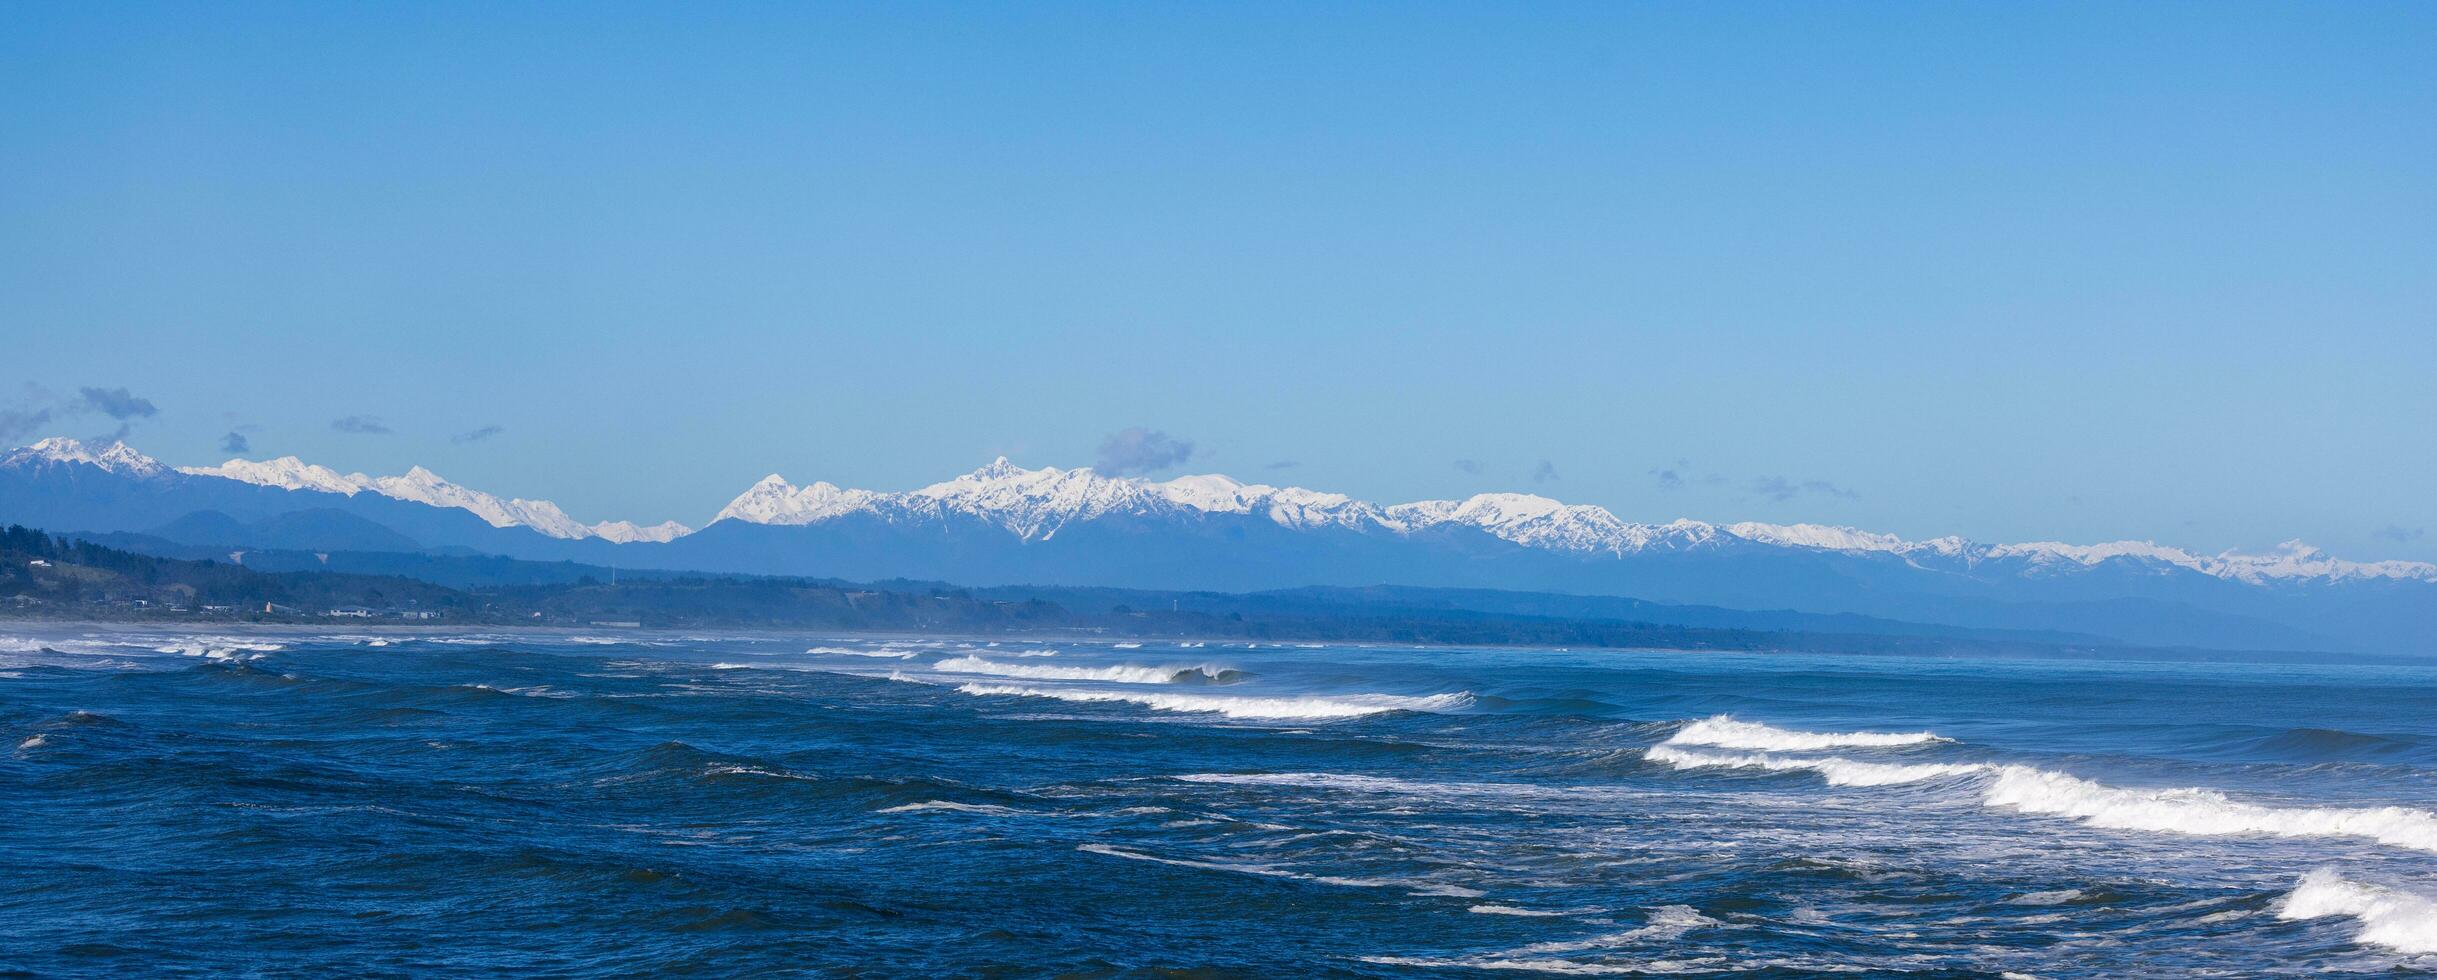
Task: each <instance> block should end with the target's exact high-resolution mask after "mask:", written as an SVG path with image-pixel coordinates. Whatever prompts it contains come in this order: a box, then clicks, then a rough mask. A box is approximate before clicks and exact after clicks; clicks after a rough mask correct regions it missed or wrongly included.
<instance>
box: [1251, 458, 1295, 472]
mask: <svg viewBox="0 0 2437 980" xmlns="http://www.w3.org/2000/svg"><path fill="white" fill-rule="evenodd" d="M1301 465H1303V461H1302V460H1299V459H1281V460H1279V461H1277V462H1274V463H1271V464H1269V465H1267V466H1263V467H1261V468H1262V469H1265V470H1291V469H1294V468H1295V467H1298V466H1301Z"/></svg>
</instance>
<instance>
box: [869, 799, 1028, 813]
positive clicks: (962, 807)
mask: <svg viewBox="0 0 2437 980" xmlns="http://www.w3.org/2000/svg"><path fill="white" fill-rule="evenodd" d="M923 810H953V811H955V812H957V813H987V814H991V815H993V816H1013V815H1015V814H1020V813H1022V812H1024V811H1022V810H1016V809H1011V808H1008V807H1003V806H992V805H990V804H988V803H958V802H955V801H953V800H924V801H923V802H920V803H905V804H900V805H898V806H892V807H888V808H886V809H881V810H874V811H872V812H874V813H917V812H920V811H923Z"/></svg>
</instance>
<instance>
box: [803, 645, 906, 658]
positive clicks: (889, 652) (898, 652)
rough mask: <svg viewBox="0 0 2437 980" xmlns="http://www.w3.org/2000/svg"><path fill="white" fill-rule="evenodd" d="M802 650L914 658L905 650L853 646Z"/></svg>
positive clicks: (847, 655)
mask: <svg viewBox="0 0 2437 980" xmlns="http://www.w3.org/2000/svg"><path fill="white" fill-rule="evenodd" d="M804 652H805V653H817V654H821V655H823V656H829V657H876V658H879V659H882V660H912V659H914V655H913V654H912V653H911V652H908V651H905V650H857V649H855V648H853V647H813V648H812V649H809V650H806V651H804Z"/></svg>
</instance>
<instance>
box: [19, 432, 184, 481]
mask: <svg viewBox="0 0 2437 980" xmlns="http://www.w3.org/2000/svg"><path fill="white" fill-rule="evenodd" d="M66 464H83V465H85V466H91V467H95V468H98V469H100V470H102V471H103V472H106V473H116V474H119V475H121V476H137V477H143V476H152V475H155V474H158V473H160V472H162V471H163V470H164V469H165V467H163V466H162V465H161V461H160V460H157V459H154V458H152V457H150V456H146V455H144V454H143V453H139V452H136V451H135V450H133V449H131V448H128V446H127V444H126V443H123V442H113V443H111V444H110V446H109V448H106V449H102V450H100V451H95V450H92V449H89V448H86V446H85V444H84V443H82V442H78V441H76V440H74V439H62V438H58V437H56V436H54V437H52V438H49V439H44V440H42V441H41V442H37V443H35V444H33V445H31V446H25V447H22V448H18V449H12V450H9V452H8V454H7V455H5V456H0V466H5V467H9V468H11V469H29V468H36V467H51V466H60V465H66Z"/></svg>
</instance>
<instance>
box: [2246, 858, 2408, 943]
mask: <svg viewBox="0 0 2437 980" xmlns="http://www.w3.org/2000/svg"><path fill="white" fill-rule="evenodd" d="M2330 915H2342V916H2350V917H2352V918H2354V919H2358V920H2360V922H2361V932H2360V935H2359V939H2360V941H2362V942H2365V943H2372V944H2375V945H2379V946H2384V947H2386V948H2388V949H2392V950H2397V951H2399V952H2404V953H2437V899H2431V898H2429V897H2427V896H2422V895H2415V894H2413V893H2411V892H2406V891H2401V890H2398V889H2394V888H2387V887H2384V886H2381V885H2372V884H2365V883H2362V882H2357V881H2352V880H2350V879H2347V878H2345V877H2344V876H2342V875H2340V874H2337V873H2336V872H2334V871H2331V870H2328V869H2325V868H2321V869H2319V870H2317V871H2313V872H2310V873H2309V874H2306V875H2303V876H2302V880H2301V883H2300V884H2298V885H2295V886H2294V888H2293V891H2292V892H2291V893H2290V894H2288V895H2286V896H2285V901H2284V905H2283V906H2282V907H2280V908H2278V909H2277V910H2276V916H2277V918H2280V919H2317V918H2322V917H2325V916H2330Z"/></svg>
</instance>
